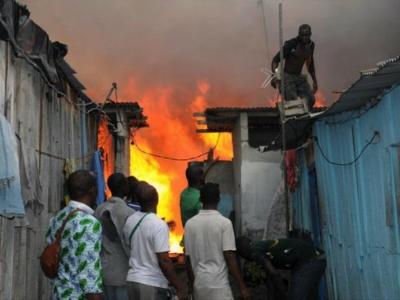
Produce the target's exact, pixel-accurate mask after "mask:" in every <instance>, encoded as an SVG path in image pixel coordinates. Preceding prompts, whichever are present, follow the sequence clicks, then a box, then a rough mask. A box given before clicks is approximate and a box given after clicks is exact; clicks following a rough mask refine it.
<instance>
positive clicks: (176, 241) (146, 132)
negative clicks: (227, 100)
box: [124, 80, 232, 253]
mask: <svg viewBox="0 0 400 300" xmlns="http://www.w3.org/2000/svg"><path fill="white" fill-rule="evenodd" d="M132 86H133V87H134V82H132V85H131V87H132ZM209 90H210V85H209V84H208V82H207V81H204V80H203V81H199V82H198V84H197V88H196V90H195V92H194V94H195V96H194V97H193V100H192V101H190V103H189V105H177V104H176V102H175V101H174V99H173V97H174V93H175V90H174V89H172V88H170V87H167V88H164V87H162V88H154V89H152V90H149V91H147V92H145V93H144V95H143V96H142V98H141V100H140V105H141V106H143V108H144V112H145V114H146V115H147V116H148V117H149V124H150V128H149V129H141V130H139V131H138V132H137V133H136V134H135V136H134V143H135V144H136V145H132V146H131V165H130V172H131V174H132V175H133V176H135V177H137V178H138V179H139V180H144V181H147V182H148V183H150V184H152V185H154V186H155V188H156V189H157V191H158V193H159V203H158V207H157V214H158V215H159V216H160V217H161V218H163V219H164V220H165V221H166V222H167V223H169V225H170V229H171V234H170V246H171V250H170V251H171V253H182V251H183V249H182V247H181V246H180V241H181V239H182V235H183V226H182V223H181V216H180V206H179V198H180V193H181V191H182V190H183V189H184V188H185V187H186V185H187V183H186V178H185V169H186V167H187V163H188V161H185V160H181V161H176V160H170V159H162V158H159V157H155V156H152V155H149V154H146V153H144V152H148V153H156V154H161V155H163V156H166V157H168V156H170V157H172V158H187V157H191V156H196V155H197V154H200V153H204V152H206V151H207V150H208V149H209V148H210V147H213V146H215V144H216V142H217V140H218V134H204V135H198V134H196V131H195V130H196V127H195V122H194V120H193V118H192V113H193V112H201V111H203V110H204V109H205V108H206V107H207V99H206V97H207V94H208V92H209ZM133 93H134V91H133V90H131V89H129V87H128V89H127V90H126V91H125V92H124V94H126V95H127V96H129V95H132V94H133ZM214 152H215V156H216V157H219V158H224V159H232V140H231V136H230V134H221V136H220V137H219V141H218V145H217V147H216V148H215V150H214ZM205 158H206V156H204V157H201V158H198V159H197V160H202V159H205Z"/></svg>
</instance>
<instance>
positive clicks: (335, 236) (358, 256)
mask: <svg viewBox="0 0 400 300" xmlns="http://www.w3.org/2000/svg"><path fill="white" fill-rule="evenodd" d="M399 116H400V87H397V88H395V89H393V90H391V91H389V92H388V93H386V95H385V96H384V97H383V99H382V100H381V101H380V102H379V103H378V104H377V105H376V106H373V107H371V108H370V109H368V108H363V111H358V112H357V113H356V114H355V113H354V112H345V113H340V114H337V115H334V116H331V117H326V118H323V119H321V120H318V121H317V122H316V123H315V125H314V135H315V136H316V138H317V142H314V148H315V165H316V173H317V179H318V180H317V181H318V191H319V193H318V194H319V201H318V206H319V209H318V211H319V213H320V214H321V215H320V217H318V216H317V217H316V216H315V215H314V214H313V213H312V211H311V208H310V199H309V198H310V197H309V196H308V194H309V191H308V190H307V189H308V188H309V187H308V185H307V184H305V182H306V181H307V180H308V177H307V174H305V172H306V170H305V161H304V159H303V158H302V157H301V155H300V160H303V161H301V164H300V165H303V170H302V171H301V172H302V175H303V179H302V180H301V184H302V185H300V187H299V190H298V191H297V192H296V194H295V195H294V198H293V199H294V203H293V207H294V219H295V225H296V224H297V225H296V226H299V227H303V228H304V229H306V230H309V231H313V229H312V228H313V224H312V219H313V218H314V219H315V218H318V221H320V222H321V231H322V243H323V248H324V249H325V251H326V253H327V258H328V268H327V272H326V275H327V283H328V290H329V295H330V299H339V300H356V299H363V300H364V299H365V300H370V299H379V300H383V299H386V300H389V299H400V224H399V222H400V161H399V158H400V117H399ZM357 158H358V159H357ZM356 159H357V160H356ZM318 226H319V225H318Z"/></svg>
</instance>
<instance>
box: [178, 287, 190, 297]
mask: <svg viewBox="0 0 400 300" xmlns="http://www.w3.org/2000/svg"><path fill="white" fill-rule="evenodd" d="M176 295H177V296H178V299H179V300H188V299H189V296H188V295H187V294H186V293H185V292H184V290H183V289H182V288H180V289H179V290H177V291H176Z"/></svg>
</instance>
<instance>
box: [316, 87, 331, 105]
mask: <svg viewBox="0 0 400 300" xmlns="http://www.w3.org/2000/svg"><path fill="white" fill-rule="evenodd" d="M327 103H328V102H327V101H326V98H325V96H324V94H322V92H321V91H317V92H316V93H315V104H314V107H326V106H327Z"/></svg>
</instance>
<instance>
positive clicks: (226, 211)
mask: <svg viewBox="0 0 400 300" xmlns="http://www.w3.org/2000/svg"><path fill="white" fill-rule="evenodd" d="M206 182H215V183H218V184H219V190H220V194H221V195H220V197H221V200H220V203H219V205H218V210H219V212H220V213H222V214H223V215H224V216H225V217H227V218H231V220H232V221H233V223H234V226H236V224H235V222H234V215H232V214H231V213H232V212H233V211H234V200H233V199H234V194H235V185H234V181H233V164H232V161H215V162H213V163H212V164H211V165H210V166H207V167H206Z"/></svg>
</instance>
